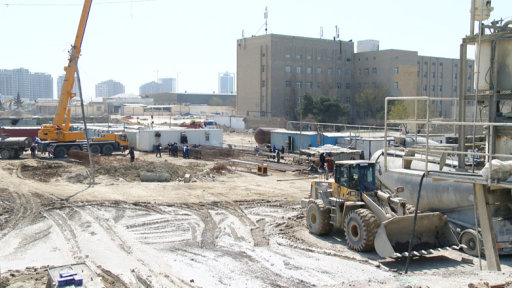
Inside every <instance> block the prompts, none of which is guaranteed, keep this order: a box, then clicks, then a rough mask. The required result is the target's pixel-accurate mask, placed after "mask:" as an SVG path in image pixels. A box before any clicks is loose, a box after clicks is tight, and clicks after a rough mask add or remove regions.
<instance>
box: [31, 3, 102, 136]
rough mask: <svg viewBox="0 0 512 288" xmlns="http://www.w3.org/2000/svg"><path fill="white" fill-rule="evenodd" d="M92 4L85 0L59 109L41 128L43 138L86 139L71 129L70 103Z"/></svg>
mask: <svg viewBox="0 0 512 288" xmlns="http://www.w3.org/2000/svg"><path fill="white" fill-rule="evenodd" d="M91 5H92V0H85V1H84V7H83V9H82V15H81V16H80V22H79V24H78V30H77V32H76V37H75V42H74V43H73V46H72V47H71V49H70V51H69V58H68V65H67V66H66V67H64V71H66V75H65V76H64V81H63V83H62V90H61V93H60V96H59V103H58V105H57V110H56V111H55V116H54V117H53V121H52V124H51V125H43V127H42V128H41V129H40V130H39V133H38V136H39V138H40V139H41V140H52V141H75V140H83V139H85V135H84V133H83V132H82V131H69V128H70V124H69V122H70V115H71V110H70V108H69V104H70V102H71V99H73V98H74V97H75V96H76V95H75V93H73V92H72V89H73V86H74V84H75V73H76V63H77V62H78V57H79V56H80V50H81V47H82V42H83V39H84V34H85V27H86V26H87V19H88V18H89V12H90V11H91ZM73 57H75V59H73ZM75 60H76V61H75ZM64 121H65V122H64Z"/></svg>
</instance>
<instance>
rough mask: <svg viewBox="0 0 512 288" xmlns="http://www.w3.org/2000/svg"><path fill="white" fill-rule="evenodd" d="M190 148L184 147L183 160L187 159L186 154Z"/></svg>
mask: <svg viewBox="0 0 512 288" xmlns="http://www.w3.org/2000/svg"><path fill="white" fill-rule="evenodd" d="M189 150H190V148H188V145H185V148H183V158H185V159H188V158H189V157H188V152H189Z"/></svg>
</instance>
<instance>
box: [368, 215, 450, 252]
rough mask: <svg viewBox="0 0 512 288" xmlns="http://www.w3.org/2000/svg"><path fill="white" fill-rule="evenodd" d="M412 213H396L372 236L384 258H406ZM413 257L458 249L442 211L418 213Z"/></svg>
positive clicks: (413, 241)
mask: <svg viewBox="0 0 512 288" xmlns="http://www.w3.org/2000/svg"><path fill="white" fill-rule="evenodd" d="M413 221H414V215H406V216H397V217H393V218H391V219H389V220H386V221H384V222H382V223H381V225H380V227H379V229H378V230H377V234H376V236H375V242H374V244H375V251H377V254H379V256H381V257H384V258H387V257H392V258H397V257H407V256H408V250H409V240H410V237H411V235H410V233H411V229H412V225H413ZM412 239H413V240H412V250H411V254H412V256H421V255H427V254H432V253H434V251H435V250H439V249H454V248H455V249H458V248H459V243H458V241H457V238H456V237H455V235H454V234H453V232H452V230H451V228H450V225H449V224H448V218H447V217H446V216H444V215H443V214H441V213H438V212H435V213H422V214H418V217H417V220H416V230H415V233H414V237H413V238H412Z"/></svg>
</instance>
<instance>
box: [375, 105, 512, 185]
mask: <svg viewBox="0 0 512 288" xmlns="http://www.w3.org/2000/svg"><path fill="white" fill-rule="evenodd" d="M434 100H435V101H458V98H437V97H436V98H431V97H428V96H407V97H387V98H386V100H385V111H384V114H385V116H384V117H385V118H384V119H385V122H384V127H385V129H384V137H385V138H387V136H388V125H389V124H421V125H425V130H426V132H425V133H424V134H423V135H424V136H425V140H426V141H425V148H424V149H422V148H417V147H416V148H410V149H411V150H414V151H418V152H424V153H425V169H424V170H425V171H424V172H425V176H428V174H429V170H428V164H429V156H430V154H431V153H432V152H442V153H443V152H444V153H450V154H455V155H457V157H459V155H461V156H462V155H463V157H465V156H470V157H471V159H474V156H484V157H485V164H489V171H490V172H489V177H488V179H487V184H488V185H491V184H493V182H492V177H491V175H492V174H491V172H492V160H493V159H495V158H498V157H500V158H511V159H512V155H508V154H495V153H490V152H489V151H490V149H488V148H487V149H486V152H485V153H482V152H474V151H470V152H469V151H468V152H466V151H446V150H442V149H435V148H434V149H431V148H430V143H429V142H430V141H429V140H430V130H431V129H430V128H431V126H432V125H450V126H454V127H455V126H482V127H487V128H488V129H487V131H489V133H488V135H487V139H488V140H487V141H486V143H487V145H488V146H490V147H492V146H493V145H494V139H495V135H494V130H495V129H494V127H498V126H499V127H512V123H501V122H500V123H495V122H460V121H440V120H432V119H431V118H430V113H429V112H430V111H429V101H434ZM390 101H415V102H416V103H417V101H426V105H425V106H426V118H425V119H418V111H417V109H416V107H417V105H415V113H414V118H415V119H393V120H390V119H388V118H389V109H388V107H389V102H390ZM456 103H457V102H456ZM475 105H476V103H475ZM461 137H465V135H459V141H460V140H461V139H460V138H461ZM474 141H475V139H473V143H474ZM388 146H389V145H388V142H387V141H385V143H384V170H385V171H387V170H388V162H387V155H388V149H389V147H388ZM473 162H474V160H473ZM473 173H474V171H473ZM497 183H498V182H495V183H494V184H497Z"/></svg>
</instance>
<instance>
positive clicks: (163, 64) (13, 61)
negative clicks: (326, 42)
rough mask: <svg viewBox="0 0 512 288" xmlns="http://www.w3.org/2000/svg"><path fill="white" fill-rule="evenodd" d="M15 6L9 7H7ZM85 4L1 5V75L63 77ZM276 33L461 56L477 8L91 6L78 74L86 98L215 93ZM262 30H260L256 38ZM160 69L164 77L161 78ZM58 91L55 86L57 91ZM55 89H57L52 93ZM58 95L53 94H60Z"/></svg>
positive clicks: (279, 1) (235, 2) (507, 11)
mask: <svg viewBox="0 0 512 288" xmlns="http://www.w3.org/2000/svg"><path fill="white" fill-rule="evenodd" d="M9 4H10V5H9ZM82 5H83V1H81V0H48V1H46V0H44V1H43V0H0V32H1V33H0V37H1V38H0V39H1V42H0V69H13V68H19V67H24V68H27V69H29V70H30V71H32V72H45V73H50V74H52V76H53V77H54V80H56V79H57V77H58V76H59V75H61V74H63V70H62V68H63V67H64V66H65V65H66V64H67V50H68V49H69V47H70V45H71V44H72V42H73V41H74V38H75V34H76V29H77V26H78V21H79V17H80V13H81V10H82ZM265 6H268V9H269V19H268V23H269V33H275V34H284V35H296V36H305V37H319V34H320V27H323V31H324V32H323V34H324V38H327V39H332V37H333V36H334V33H335V28H334V27H335V25H338V26H339V27H340V38H341V40H349V39H352V40H353V41H354V42H356V41H357V40H365V39H376V40H379V41H380V48H381V50H382V49H403V50H414V51H418V52H419V53H420V54H421V55H426V56H438V57H451V58H458V57H459V45H460V42H461V39H462V38H463V37H464V36H465V35H467V34H468V33H469V17H470V15H469V9H470V6H471V2H470V0H429V1H419V0H389V1H383V0H357V1H356V0H352V1H348V0H324V1H322V0H318V1H312V0H266V1H263V0H262V1H260V0H256V1H242V0H217V1H205V0H196V1H193V0H190V1H171V0H147V1H144V0H133V1H130V0H94V1H93V6H92V9H91V13H90V16H89V21H88V26H87V29H86V33H85V37H84V42H83V45H82V56H81V58H80V61H79V68H80V73H81V75H80V76H81V79H82V88H83V93H84V97H85V99H86V100H89V99H91V98H92V97H94V86H95V85H96V84H97V83H99V82H101V81H104V80H109V79H113V80H116V81H119V82H121V83H123V84H124V85H125V88H126V92H127V93H136V94H137V93H138V91H139V90H138V88H139V86H140V85H141V84H143V83H146V82H149V81H153V80H156V78H157V73H158V76H159V77H161V78H162V77H178V90H179V91H180V92H183V91H188V92H202V93H211V92H213V91H215V92H217V89H218V87H217V86H218V85H217V75H218V73H219V72H225V71H229V72H233V73H236V40H237V39H239V38H241V36H242V30H244V31H245V36H246V37H250V36H251V35H261V34H263V33H264V29H261V30H259V29H260V28H261V27H262V25H263V23H264V18H263V14H264V11H265ZM492 6H493V7H494V12H493V13H492V14H491V19H499V18H504V19H507V20H511V16H512V1H511V0H493V1H492ZM258 30H259V31H258ZM157 71H158V72H157ZM54 89H55V88H54ZM55 91H56V89H55ZM55 94H56V92H55Z"/></svg>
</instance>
